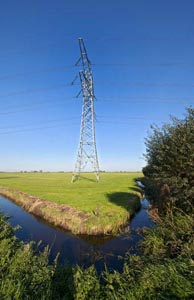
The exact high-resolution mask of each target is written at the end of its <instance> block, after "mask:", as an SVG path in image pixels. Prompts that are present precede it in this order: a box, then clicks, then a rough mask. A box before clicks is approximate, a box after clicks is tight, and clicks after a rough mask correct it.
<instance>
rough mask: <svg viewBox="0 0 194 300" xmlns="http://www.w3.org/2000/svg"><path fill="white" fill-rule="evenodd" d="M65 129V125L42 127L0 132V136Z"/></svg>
mask: <svg viewBox="0 0 194 300" xmlns="http://www.w3.org/2000/svg"><path fill="white" fill-rule="evenodd" d="M69 125H71V126H72V125H77V123H71V124H69ZM64 126H65V127H66V126H67V124H62V125H53V126H43V127H37V128H27V129H21V130H13V131H5V132H0V135H4V134H12V133H22V132H28V131H36V130H41V129H49V128H56V127H64Z"/></svg>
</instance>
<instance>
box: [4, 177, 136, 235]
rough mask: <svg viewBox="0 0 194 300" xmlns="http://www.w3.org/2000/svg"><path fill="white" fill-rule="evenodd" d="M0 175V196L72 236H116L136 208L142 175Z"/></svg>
mask: <svg viewBox="0 0 194 300" xmlns="http://www.w3.org/2000/svg"><path fill="white" fill-rule="evenodd" d="M71 175H72V174H71V173H0V193H1V194H2V195H5V196H7V197H9V198H11V199H12V200H14V201H15V202H16V203H18V204H19V205H21V206H22V207H23V208H24V209H26V210H27V211H30V212H31V213H34V214H35V215H37V216H39V217H41V218H43V219H45V220H47V221H48V222H51V223H53V224H55V225H56V226H60V227H62V228H64V229H68V230H70V231H72V232H73V233H75V234H96V235H97V234H116V233H118V231H119V230H120V229H121V227H122V226H124V225H125V224H126V222H127V220H128V219H129V218H130V217H131V216H132V215H133V214H134V213H135V211H136V210H137V209H138V208H139V206H140V202H139V196H140V191H139V189H138V188H137V187H136V186H135V181H134V179H135V178H137V177H140V176H141V173H103V174H102V175H101V181H100V182H99V183H97V182H95V180H94V175H93V174H84V178H82V179H81V180H80V181H77V182H75V183H71Z"/></svg>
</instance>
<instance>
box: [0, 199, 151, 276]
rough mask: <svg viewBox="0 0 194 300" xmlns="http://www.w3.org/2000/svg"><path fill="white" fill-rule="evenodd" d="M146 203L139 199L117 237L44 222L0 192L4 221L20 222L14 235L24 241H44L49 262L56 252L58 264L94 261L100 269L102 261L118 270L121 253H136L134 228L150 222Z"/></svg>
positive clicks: (15, 224) (42, 246)
mask: <svg viewBox="0 0 194 300" xmlns="http://www.w3.org/2000/svg"><path fill="white" fill-rule="evenodd" d="M147 206H148V201H147V200H146V199H144V200H142V201H141V209H140V210H139V212H138V213H137V214H136V215H135V216H134V217H133V219H132V220H131V221H130V223H129V224H128V227H127V230H126V232H125V233H122V234H120V235H119V236H117V237H111V236H107V237H87V236H86V237H85V236H81V237H78V236H74V235H71V234H70V233H68V232H64V231H62V230H60V229H57V228H55V227H52V226H50V225H48V224H46V223H44V222H43V221H42V220H39V219H37V218H36V217H34V216H33V215H31V214H29V213H27V212H26V211H24V210H23V209H22V208H21V207H19V206H18V205H16V204H14V203H13V202H11V201H10V200H8V199H6V198H5V197H2V196H0V210H1V212H2V213H3V214H4V215H7V216H9V219H8V221H9V223H10V224H11V226H17V225H19V226H20V229H18V230H17V231H16V232H15V234H16V236H17V237H18V239H20V240H21V241H23V242H25V243H26V242H29V241H35V242H36V243H38V242H39V241H42V243H41V245H40V250H41V249H43V248H44V247H45V246H47V245H48V246H49V248H50V255H49V260H50V262H52V261H53V260H54V259H55V257H56V256H57V254H58V253H60V255H59V259H58V261H59V263H60V264H65V263H69V264H70V265H75V264H78V265H80V266H82V267H88V266H89V265H91V264H93V263H94V264H95V266H96V269H97V270H98V271H101V270H103V269H104V264H106V266H107V267H108V268H109V269H117V270H121V268H122V265H123V259H122V257H124V256H125V255H126V254H127V253H128V252H129V251H130V253H136V251H137V249H136V247H137V244H138V242H139V241H140V240H141V239H142V237H141V235H139V234H138V232H137V229H138V228H142V227H144V226H146V227H151V226H153V222H152V220H151V219H150V218H149V216H148V214H147Z"/></svg>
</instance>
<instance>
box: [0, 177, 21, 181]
mask: <svg viewBox="0 0 194 300" xmlns="http://www.w3.org/2000/svg"><path fill="white" fill-rule="evenodd" d="M15 178H19V176H10V177H0V180H1V179H15Z"/></svg>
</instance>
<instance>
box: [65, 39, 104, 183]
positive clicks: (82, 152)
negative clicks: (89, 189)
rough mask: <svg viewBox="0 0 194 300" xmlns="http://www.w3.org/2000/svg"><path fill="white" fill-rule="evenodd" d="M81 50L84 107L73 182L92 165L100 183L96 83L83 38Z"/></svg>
mask: <svg viewBox="0 0 194 300" xmlns="http://www.w3.org/2000/svg"><path fill="white" fill-rule="evenodd" d="M79 48H80V53H81V57H80V59H79V60H78V62H77V64H76V65H78V63H79V62H81V63H82V67H83V70H81V71H79V77H80V82H81V92H82V95H83V105H82V115H81V127H80V142H79V147H78V153H77V158H76V163H75V169H74V173H73V176H72V180H71V181H72V182H74V181H75V180H76V179H80V173H81V172H82V171H83V170H84V168H85V167H86V165H88V164H90V165H91V167H92V171H93V172H94V173H95V175H96V179H97V181H99V179H100V177H99V164H98V156H97V149H96V136H95V113H94V99H95V95H94V82H93V76H92V69H91V62H90V60H89V59H88V55H87V51H86V48H85V45H84V41H83V39H82V38H79Z"/></svg>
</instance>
